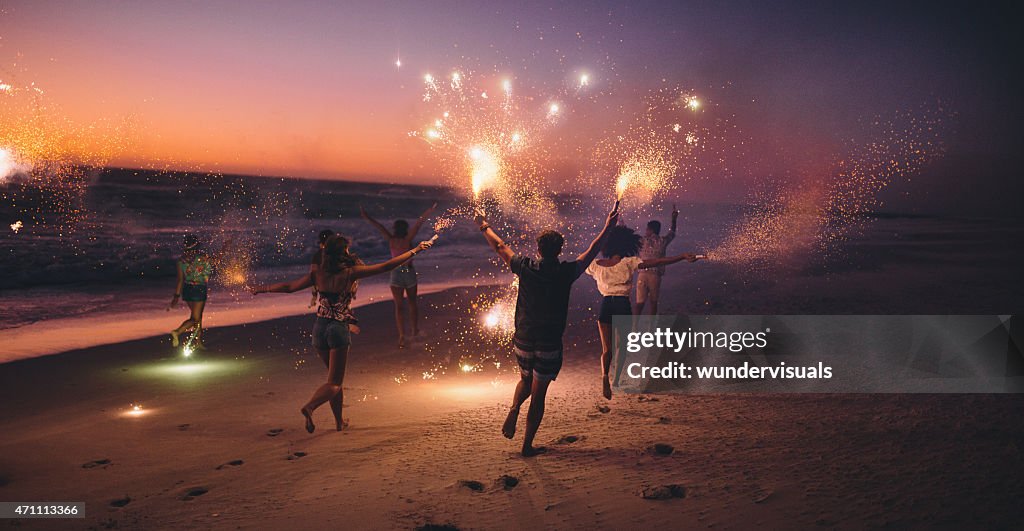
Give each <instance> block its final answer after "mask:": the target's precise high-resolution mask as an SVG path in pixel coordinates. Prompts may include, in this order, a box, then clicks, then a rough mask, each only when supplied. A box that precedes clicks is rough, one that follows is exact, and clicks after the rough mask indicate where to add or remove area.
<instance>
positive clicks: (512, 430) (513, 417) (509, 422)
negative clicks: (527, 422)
mask: <svg viewBox="0 0 1024 531" xmlns="http://www.w3.org/2000/svg"><path fill="white" fill-rule="evenodd" d="M518 421H519V408H517V407H514V408H511V409H509V410H508V417H505V424H504V425H502V427H501V434H502V435H504V436H505V438H506V439H511V438H512V437H514V436H515V434H516V422H518Z"/></svg>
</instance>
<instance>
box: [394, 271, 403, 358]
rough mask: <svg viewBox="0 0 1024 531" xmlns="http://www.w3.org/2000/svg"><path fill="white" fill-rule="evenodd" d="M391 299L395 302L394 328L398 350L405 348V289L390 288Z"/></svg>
mask: <svg viewBox="0 0 1024 531" xmlns="http://www.w3.org/2000/svg"><path fill="white" fill-rule="evenodd" d="M391 298H392V299H394V301H395V326H397V327H398V348H405V311H404V309H403V308H402V306H404V305H405V288H401V287H398V286H391Z"/></svg>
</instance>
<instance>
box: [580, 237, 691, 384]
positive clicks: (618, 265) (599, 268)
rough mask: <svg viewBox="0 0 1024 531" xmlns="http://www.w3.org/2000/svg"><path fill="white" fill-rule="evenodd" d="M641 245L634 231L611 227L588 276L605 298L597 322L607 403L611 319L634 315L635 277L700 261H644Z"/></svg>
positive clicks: (687, 256)
mask: <svg viewBox="0 0 1024 531" xmlns="http://www.w3.org/2000/svg"><path fill="white" fill-rule="evenodd" d="M642 243H643V239H642V238H641V237H640V235H639V234H637V233H636V232H635V231H634V230H633V229H631V228H629V227H625V226H622V225H617V226H615V227H612V228H611V229H609V230H608V236H607V237H606V239H605V243H604V247H603V248H602V249H601V254H602V255H604V258H602V259H600V260H594V261H593V262H592V263H591V264H590V266H589V267H587V274H588V275H590V276H592V277H594V280H596V281H597V290H598V291H600V292H601V295H603V296H604V299H602V300H601V312H600V314H599V315H598V318H597V329H598V331H599V332H600V333H601V377H602V392H603V393H604V397H605V398H607V399H608V400H611V399H612V386H611V382H610V381H609V379H608V378H609V376H608V373H609V372H610V369H611V364H612V346H613V345H614V344H615V343H614V342H613V341H612V339H613V338H612V316H613V315H632V314H633V306H632V305H631V304H630V302H629V293H630V291H632V290H633V274H634V273H636V272H637V270H638V269H649V268H652V267H658V266H665V265H670V264H674V263H677V262H680V261H682V260H686V261H687V262H696V261H697V255H695V254H692V253H683V254H679V255H676V256H667V257H664V258H648V259H646V260H644V259H642V258H640V257H639V256H637V254H638V253H639V252H640V246H641V244H642Z"/></svg>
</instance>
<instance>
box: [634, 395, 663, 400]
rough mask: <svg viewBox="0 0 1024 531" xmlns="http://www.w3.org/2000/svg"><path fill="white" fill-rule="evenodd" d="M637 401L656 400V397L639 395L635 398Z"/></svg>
mask: <svg viewBox="0 0 1024 531" xmlns="http://www.w3.org/2000/svg"><path fill="white" fill-rule="evenodd" d="M636 401H637V402H657V401H658V398H657V397H654V396H647V395H640V396H638V397H637V399H636Z"/></svg>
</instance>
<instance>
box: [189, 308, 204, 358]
mask: <svg viewBox="0 0 1024 531" xmlns="http://www.w3.org/2000/svg"><path fill="white" fill-rule="evenodd" d="M194 304H195V306H193V307H192V320H193V321H195V323H196V331H195V340H194V341H193V343H195V346H196V348H199V349H205V348H206V346H205V345H203V309H204V308H206V301H197V302H195V303H194Z"/></svg>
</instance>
